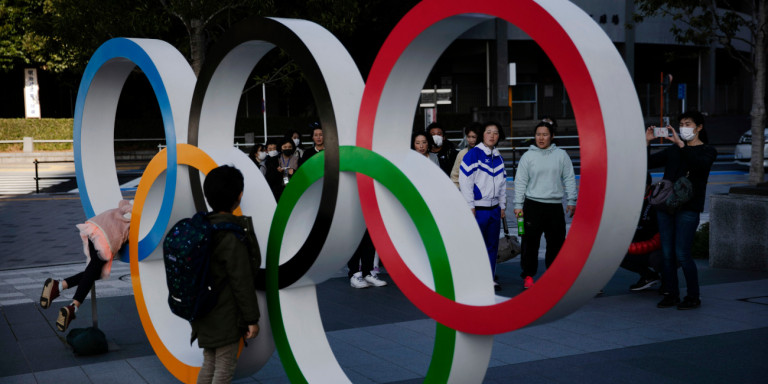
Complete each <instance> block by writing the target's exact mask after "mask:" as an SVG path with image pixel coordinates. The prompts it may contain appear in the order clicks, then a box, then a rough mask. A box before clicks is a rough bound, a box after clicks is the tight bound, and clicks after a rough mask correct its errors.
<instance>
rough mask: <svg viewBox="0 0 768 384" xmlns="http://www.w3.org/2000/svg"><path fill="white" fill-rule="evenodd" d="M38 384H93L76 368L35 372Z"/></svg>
mask: <svg viewBox="0 0 768 384" xmlns="http://www.w3.org/2000/svg"><path fill="white" fill-rule="evenodd" d="M35 379H36V380H37V382H38V383H41V384H42V383H57V384H83V383H93V381H91V380H90V379H89V378H88V376H87V375H86V374H85V372H83V370H82V368H80V367H78V366H73V367H67V368H61V369H53V370H50V371H42V372H40V371H38V372H35Z"/></svg>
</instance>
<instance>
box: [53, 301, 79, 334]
mask: <svg viewBox="0 0 768 384" xmlns="http://www.w3.org/2000/svg"><path fill="white" fill-rule="evenodd" d="M74 319H75V305H74V304H70V305H67V306H66V307H62V308H61V309H60V310H59V318H58V319H56V328H58V329H59V332H64V331H66V330H67V327H69V323H70V322H72V320H74Z"/></svg>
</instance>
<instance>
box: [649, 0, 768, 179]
mask: <svg viewBox="0 0 768 384" xmlns="http://www.w3.org/2000/svg"><path fill="white" fill-rule="evenodd" d="M718 5H719V6H721V7H718ZM635 6H636V13H635V21H637V22H639V21H642V20H643V19H644V18H645V17H650V16H656V15H660V16H671V17H672V20H674V21H675V23H674V24H673V25H672V27H671V28H670V31H671V32H672V33H673V34H674V35H675V38H676V39H677V41H679V42H681V43H693V44H696V45H702V46H714V45H715V44H718V43H719V44H720V45H722V46H723V47H724V48H725V49H726V50H727V51H728V53H729V54H730V55H731V56H733V57H734V58H735V59H736V60H738V61H739V62H740V63H741V64H742V66H743V67H744V68H746V69H747V70H748V71H749V72H750V73H751V74H752V79H753V84H754V87H753V91H752V108H751V110H750V117H751V119H752V124H751V129H752V159H751V163H750V167H749V182H750V183H751V184H757V183H760V182H762V181H763V177H764V172H765V170H764V168H763V158H764V156H765V154H764V153H763V149H764V148H763V147H764V144H763V143H764V141H765V138H764V134H763V130H764V128H765V126H766V110H765V96H766V94H765V88H766V71H768V68H766V67H767V66H768V60H766V53H767V51H768V0H742V1H739V0H737V1H735V2H734V1H729V0H705V1H701V0H637V1H636V2H635ZM740 11H743V12H740ZM744 32H746V33H744ZM744 36H746V37H744ZM738 43H744V44H747V45H748V46H749V47H750V48H751V50H750V52H749V53H747V54H744V53H742V52H740V51H738V50H737V49H736V47H735V45H736V44H738Z"/></svg>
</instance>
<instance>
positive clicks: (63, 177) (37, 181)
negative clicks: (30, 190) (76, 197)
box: [34, 159, 76, 193]
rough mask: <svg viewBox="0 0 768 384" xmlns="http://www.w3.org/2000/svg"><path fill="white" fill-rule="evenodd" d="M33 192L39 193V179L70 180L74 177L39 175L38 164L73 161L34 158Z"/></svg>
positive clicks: (68, 161) (71, 161)
mask: <svg viewBox="0 0 768 384" xmlns="http://www.w3.org/2000/svg"><path fill="white" fill-rule="evenodd" d="M34 163H35V193H40V180H71V179H75V178H76V177H75V176H49V177H40V174H39V171H38V164H50V163H74V160H57V161H39V160H37V159H35V161H34Z"/></svg>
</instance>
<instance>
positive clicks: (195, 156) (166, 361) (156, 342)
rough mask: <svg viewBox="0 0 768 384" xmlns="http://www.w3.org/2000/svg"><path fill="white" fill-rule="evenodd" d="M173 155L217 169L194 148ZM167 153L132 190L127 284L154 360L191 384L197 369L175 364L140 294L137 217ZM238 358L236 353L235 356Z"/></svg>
mask: <svg viewBox="0 0 768 384" xmlns="http://www.w3.org/2000/svg"><path fill="white" fill-rule="evenodd" d="M176 151H177V156H178V157H177V159H178V160H177V163H178V164H181V165H187V166H191V167H194V168H196V169H197V170H199V171H200V172H202V173H203V174H208V172H210V171H211V170H212V169H214V168H216V167H217V166H218V165H217V164H216V162H215V161H214V160H213V159H212V158H211V157H210V156H209V155H208V154H207V153H205V152H203V150H201V149H200V148H198V147H195V146H193V145H189V144H176ZM166 161H167V150H166V149H163V150H162V151H160V152H159V153H158V154H157V155H155V157H153V158H152V160H151V161H150V162H149V164H148V165H147V168H146V169H145V170H144V173H143V174H142V176H141V181H140V182H139V186H138V188H137V189H136V195H135V197H134V204H133V211H132V212H131V229H130V232H129V235H128V242H129V248H128V249H129V251H130V254H129V258H130V265H131V276H132V278H131V284H132V285H133V292H134V295H133V297H134V299H135V300H136V309H137V310H138V312H139V318H140V319H141V325H142V327H143V328H144V332H145V333H146V335H147V339H149V343H150V345H152V349H154V351H155V353H156V354H157V357H158V358H159V359H160V361H161V362H162V363H163V365H164V366H165V367H166V369H168V371H169V372H170V373H171V374H172V375H173V376H174V377H176V378H177V379H179V380H181V381H183V382H185V383H194V382H195V381H197V375H198V373H199V372H200V367H193V366H190V365H187V364H184V363H183V362H181V361H180V360H178V359H177V358H176V357H175V356H174V355H173V354H172V353H171V352H170V351H169V350H168V348H166V346H165V344H163V341H162V340H161V339H160V336H158V334H157V331H156V330H155V327H154V325H152V319H151V318H150V316H149V313H148V312H147V306H146V302H145V301H144V293H143V291H142V288H141V280H140V279H139V251H138V250H139V247H138V243H139V226H140V223H141V213H142V210H143V209H144V203H145V202H146V199H147V195H148V194H149V190H150V188H151V187H152V184H154V182H155V180H156V179H157V177H158V176H160V174H162V173H163V172H164V171H165V170H166V168H167V165H166ZM241 214H242V212H241V211H240V208H238V209H237V210H235V215H241ZM240 350H242V341H241V342H240ZM238 355H239V352H238Z"/></svg>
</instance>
